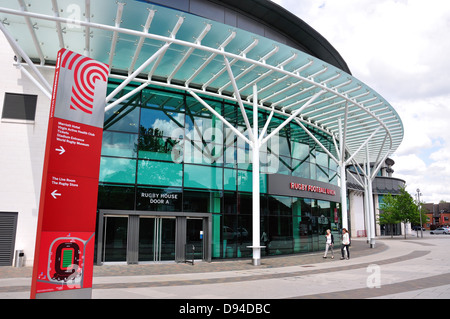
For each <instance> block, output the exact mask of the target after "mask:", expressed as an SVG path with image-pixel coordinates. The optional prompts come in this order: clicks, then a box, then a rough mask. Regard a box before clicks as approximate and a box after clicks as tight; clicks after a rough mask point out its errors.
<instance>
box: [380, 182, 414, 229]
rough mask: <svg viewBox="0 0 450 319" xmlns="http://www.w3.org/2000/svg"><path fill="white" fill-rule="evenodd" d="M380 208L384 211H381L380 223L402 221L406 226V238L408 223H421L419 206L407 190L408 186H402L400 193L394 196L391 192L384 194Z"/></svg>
mask: <svg viewBox="0 0 450 319" xmlns="http://www.w3.org/2000/svg"><path fill="white" fill-rule="evenodd" d="M380 210H382V211H383V212H381V213H380V217H379V219H378V223H379V224H380V225H384V224H396V223H399V222H402V223H403V224H404V227H405V231H404V233H405V238H406V224H407V223H420V211H419V208H418V207H417V205H416V203H415V202H414V199H413V198H412V196H411V195H410V194H409V193H408V192H407V191H406V186H404V187H401V188H400V193H399V194H398V195H395V196H392V195H391V194H387V195H386V196H384V198H383V204H381V205H380ZM421 226H422V225H421ZM391 229H392V228H391ZM391 236H392V232H391Z"/></svg>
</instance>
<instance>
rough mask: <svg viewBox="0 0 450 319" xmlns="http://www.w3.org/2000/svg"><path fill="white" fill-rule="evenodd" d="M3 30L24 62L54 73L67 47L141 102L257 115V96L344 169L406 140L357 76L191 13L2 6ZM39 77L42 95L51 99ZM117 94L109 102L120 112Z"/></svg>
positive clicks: (61, 0)
mask: <svg viewBox="0 0 450 319" xmlns="http://www.w3.org/2000/svg"><path fill="white" fill-rule="evenodd" d="M0 21H1V23H0V27H1V28H2V31H3V32H4V33H5V34H6V35H7V36H8V35H9V36H10V38H9V40H10V43H11V46H12V47H13V49H14V50H15V52H16V54H17V55H18V56H19V57H21V58H22V59H25V60H26V57H27V56H28V57H29V58H30V59H31V60H32V61H33V63H34V64H40V65H53V64H54V62H55V60H56V54H57V51H58V50H59V49H60V48H62V47H65V48H68V49H70V50H72V51H76V52H79V53H82V54H84V55H87V56H90V57H92V58H94V59H97V60H99V61H101V62H104V63H107V64H109V65H110V68H111V77H112V78H118V79H122V80H123V81H124V82H123V83H124V85H126V84H127V83H129V82H130V81H134V82H141V83H142V85H141V86H140V87H138V88H137V89H136V90H135V91H133V92H137V91H138V90H139V89H142V88H144V87H146V86H147V85H159V86H166V87H171V88H176V89H180V90H186V91H190V92H192V93H194V94H195V95H210V96H215V97H220V98H224V99H227V100H232V101H235V102H237V103H238V104H239V105H240V106H241V107H242V108H243V106H244V105H248V106H250V107H251V105H252V103H253V100H252V97H253V94H254V92H253V89H254V87H256V96H257V106H258V108H259V109H264V110H268V111H272V110H273V111H274V113H278V114H282V115H285V116H286V117H288V118H289V117H291V118H292V119H293V120H295V121H296V122H297V123H298V124H299V125H300V126H302V124H303V123H307V124H308V125H310V126H313V127H315V128H316V129H318V130H321V131H322V132H324V133H326V134H329V135H330V136H332V138H333V140H334V141H335V142H336V143H335V146H336V148H338V147H337V144H338V142H339V141H342V142H343V143H340V144H339V145H345V151H346V152H344V151H343V150H342V149H340V150H339V152H338V153H339V154H338V158H337V159H336V158H333V159H334V160H336V161H339V162H341V163H349V162H350V161H351V160H352V159H354V160H355V161H356V162H359V163H363V162H364V161H365V159H366V156H367V153H368V154H369V161H370V162H375V163H379V162H381V161H382V160H383V159H384V158H386V157H387V156H389V155H390V154H392V153H393V152H394V151H395V150H396V149H397V148H398V146H399V145H400V143H401V141H402V139H403V125H402V122H401V119H400V117H399V116H398V114H397V113H396V111H395V110H394V108H393V107H392V106H391V105H390V104H389V103H388V102H387V101H386V100H385V99H384V98H383V97H382V96H380V95H379V94H378V93H377V92H375V91H374V90H372V89H371V88H370V87H368V86H367V85H365V84H364V83H362V82H361V81H359V80H358V79H356V78H354V77H353V76H351V75H349V74H347V73H345V72H343V71H342V70H340V69H338V68H336V67H334V66H332V65H330V64H327V63H325V62H323V61H321V60H319V59H317V58H315V57H313V56H310V55H308V54H306V53H304V52H302V51H299V50H296V49H293V48H291V47H289V46H287V45H284V44H281V43H277V42H275V41H273V40H270V39H267V38H264V37H261V36H258V35H255V34H252V33H250V32H247V31H243V30H240V29H235V28H232V27H230V26H227V25H224V24H221V23H218V22H214V21H211V20H207V19H205V18H202V17H199V16H195V15H192V14H189V13H183V12H180V11H177V10H172V9H169V8H166V7H162V6H157V5H153V4H149V3H145V2H141V1H127V3H126V4H124V3H120V2H112V1H108V0H96V1H95V4H94V2H93V1H89V0H86V1H84V0H70V1H68V0H52V1H51V0H45V1H43V0H17V1H12V0H0ZM33 63H32V64H33ZM28 64H30V63H28ZM32 68H33V69H34V70H35V71H38V68H39V67H38V68H36V66H35V65H33V66H32ZM36 76H37V77H38V79H39V80H36V83H38V82H40V84H41V89H43V90H44V91H45V90H48V91H50V85H49V84H48V83H42V81H43V79H42V78H40V77H39V75H38V74H36ZM120 88H122V87H120ZM120 88H119V90H120ZM119 90H117V91H115V92H113V93H112V94H111V95H110V96H108V97H107V102H112V103H119V102H120V99H119V100H117V99H114V97H115V95H116V94H117V93H119ZM112 103H111V104H112ZM111 104H110V106H111ZM246 124H247V125H248V124H249V123H246ZM248 126H249V125H248ZM367 150H368V152H367ZM329 155H331V154H329Z"/></svg>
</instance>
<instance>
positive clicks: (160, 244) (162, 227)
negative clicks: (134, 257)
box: [139, 218, 176, 261]
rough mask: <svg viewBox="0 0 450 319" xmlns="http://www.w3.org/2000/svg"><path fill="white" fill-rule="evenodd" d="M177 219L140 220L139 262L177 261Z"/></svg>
mask: <svg viewBox="0 0 450 319" xmlns="http://www.w3.org/2000/svg"><path fill="white" fill-rule="evenodd" d="M175 227H176V226H175V218H140V219H139V261H164V260H175Z"/></svg>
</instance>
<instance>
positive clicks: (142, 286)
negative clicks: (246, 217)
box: [0, 232, 450, 300]
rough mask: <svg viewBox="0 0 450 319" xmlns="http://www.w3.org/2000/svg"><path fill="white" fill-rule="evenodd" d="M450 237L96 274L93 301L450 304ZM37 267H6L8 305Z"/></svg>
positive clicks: (115, 268)
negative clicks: (257, 262)
mask: <svg viewBox="0 0 450 319" xmlns="http://www.w3.org/2000/svg"><path fill="white" fill-rule="evenodd" d="M449 245H450V236H448V235H430V234H429V232H425V234H424V238H420V237H419V238H417V237H415V236H414V237H413V236H408V238H407V239H406V240H405V239H403V237H395V238H393V239H391V238H389V237H383V238H378V239H377V241H376V245H375V247H374V248H369V246H368V245H367V243H366V241H365V239H353V240H352V247H351V250H350V255H351V258H350V259H349V260H340V250H339V251H335V258H334V259H331V258H330V256H331V255H330V254H329V255H328V258H327V259H323V258H322V256H323V253H322V252H317V253H312V254H299V255H290V256H284V257H268V258H263V259H262V262H261V266H258V267H255V266H253V265H252V264H251V260H229V261H214V262H211V263H207V262H195V263H194V265H191V264H189V263H186V264H183V263H179V264H176V263H159V264H141V265H103V266H95V267H94V280H93V293H92V297H93V299H116V298H120V299H147V298H149V299H201V300H204V299H255V300H256V299H297V298H308V299H324V298H327V299H328V298H329V299H334V298H346V299H360V298H402V299H414V298H418V299H424V298H431V299H447V298H450V254H449V253H448V252H449V249H448V247H449ZM31 271H32V269H31V267H24V268H13V267H0V298H2V299H6V298H10V299H26V298H29V291H30V284H31Z"/></svg>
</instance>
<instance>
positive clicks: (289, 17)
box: [210, 0, 351, 74]
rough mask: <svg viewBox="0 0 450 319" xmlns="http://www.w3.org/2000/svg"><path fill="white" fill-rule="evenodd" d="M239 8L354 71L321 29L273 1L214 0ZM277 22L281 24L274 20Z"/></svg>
mask: <svg viewBox="0 0 450 319" xmlns="http://www.w3.org/2000/svg"><path fill="white" fill-rule="evenodd" d="M210 1H213V2H218V3H220V4H222V5H223V4H225V5H228V6H230V7H233V8H236V9H238V10H240V11H242V12H244V13H245V14H248V15H249V16H251V17H253V18H254V19H258V20H260V21H261V22H262V23H265V24H267V25H270V27H271V28H272V29H276V30H278V31H279V32H280V33H282V34H284V35H285V36H287V37H288V38H289V39H291V40H292V41H293V42H295V43H297V44H298V45H299V46H301V47H302V48H303V49H304V50H305V52H306V53H308V54H310V55H313V56H315V57H317V58H319V59H321V60H322V61H325V62H327V63H329V64H331V65H334V66H335V67H337V68H340V69H341V70H343V71H345V72H347V73H349V74H351V71H350V69H349V67H348V65H347V63H346V62H345V61H344V59H343V58H342V56H341V55H340V54H339V52H338V51H337V50H336V49H335V48H334V47H333V46H332V45H331V43H330V42H328V40H327V39H325V38H324V37H323V36H322V35H321V34H320V33H319V32H317V31H316V30H315V29H313V28H312V27H311V26H310V25H308V24H307V23H306V22H305V21H303V20H302V19H300V18H299V17H297V16H296V15H295V14H293V13H291V12H289V11H288V10H286V9H285V8H283V7H281V6H280V5H278V4H276V3H275V2H273V1H270V0H246V1H241V0H210ZM273 21H276V22H277V23H273Z"/></svg>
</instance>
